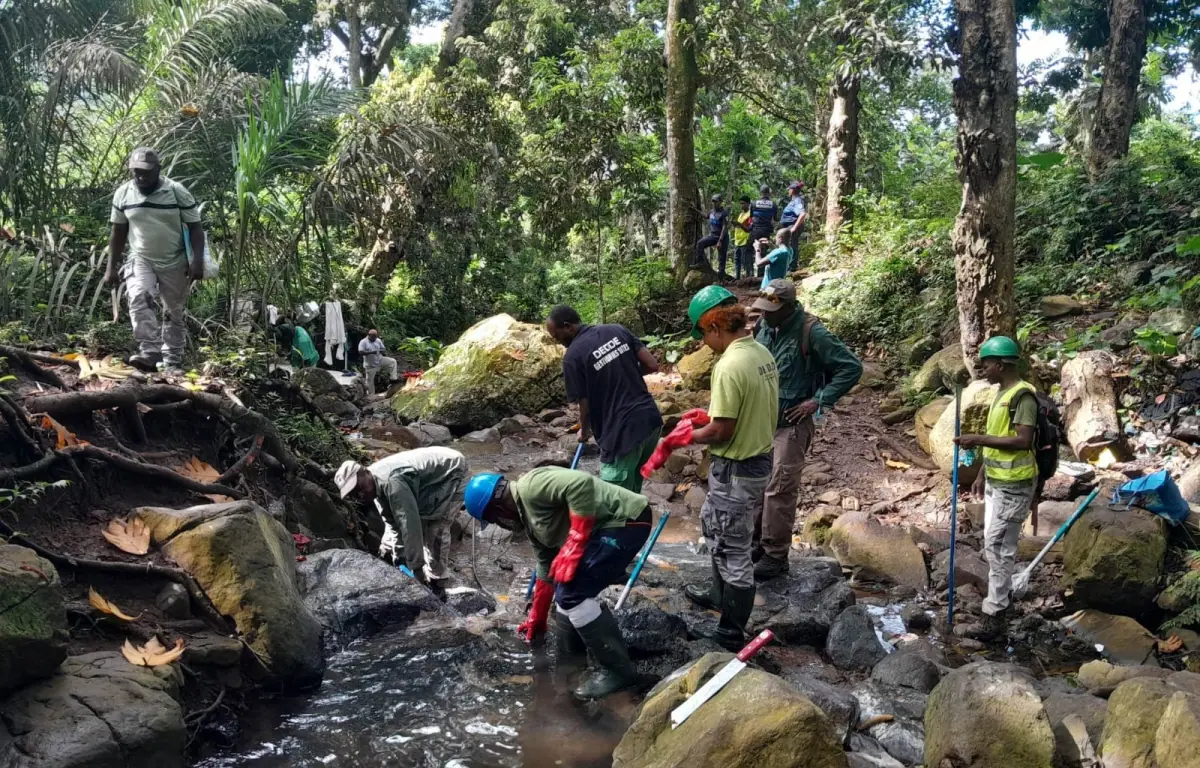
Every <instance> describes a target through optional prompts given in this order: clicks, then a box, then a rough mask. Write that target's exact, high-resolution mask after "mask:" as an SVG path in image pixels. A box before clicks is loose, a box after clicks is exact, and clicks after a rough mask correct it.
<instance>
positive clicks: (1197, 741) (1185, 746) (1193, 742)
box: [1154, 692, 1200, 768]
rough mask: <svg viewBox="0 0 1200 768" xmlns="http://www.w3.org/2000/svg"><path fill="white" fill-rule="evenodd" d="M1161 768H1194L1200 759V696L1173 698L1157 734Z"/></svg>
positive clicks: (1159, 766)
mask: <svg viewBox="0 0 1200 768" xmlns="http://www.w3.org/2000/svg"><path fill="white" fill-rule="evenodd" d="M1154 754H1155V756H1156V757H1157V758H1158V768H1192V767H1193V766H1195V765H1196V763H1197V761H1198V760H1200V696H1193V695H1191V694H1187V693H1183V692H1179V693H1176V694H1175V695H1173V696H1172V697H1171V700H1170V701H1169V702H1168V703H1167V708H1166V710H1164V711H1163V716H1162V720H1161V721H1159V724H1158V730H1157V731H1156V732H1155V734H1154Z"/></svg>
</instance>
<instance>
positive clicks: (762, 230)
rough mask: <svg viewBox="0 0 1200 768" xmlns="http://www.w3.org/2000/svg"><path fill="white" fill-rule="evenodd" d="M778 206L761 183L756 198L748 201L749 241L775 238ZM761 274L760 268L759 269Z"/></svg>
mask: <svg viewBox="0 0 1200 768" xmlns="http://www.w3.org/2000/svg"><path fill="white" fill-rule="evenodd" d="M778 216H779V206H778V205H776V204H775V201H774V200H772V199H771V188H770V187H769V186H768V185H766V184H763V185H762V186H761V187H759V188H758V199H757V200H755V201H754V202H752V203H750V243H751V244H754V243H757V242H758V241H760V240H766V241H767V243H771V242H772V241H773V240H774V239H775V219H776V217H778ZM759 274H760V275H761V274H762V272H761V270H760V271H759Z"/></svg>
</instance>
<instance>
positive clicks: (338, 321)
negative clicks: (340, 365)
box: [325, 301, 346, 365]
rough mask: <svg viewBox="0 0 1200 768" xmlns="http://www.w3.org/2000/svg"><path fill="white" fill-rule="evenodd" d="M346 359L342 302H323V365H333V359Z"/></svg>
mask: <svg viewBox="0 0 1200 768" xmlns="http://www.w3.org/2000/svg"><path fill="white" fill-rule="evenodd" d="M335 354H336V356H337V359H338V360H345V359H346V323H345V322H344V321H343V320H342V302H340V301H327V302H325V364H326V365H333V358H334V356H335Z"/></svg>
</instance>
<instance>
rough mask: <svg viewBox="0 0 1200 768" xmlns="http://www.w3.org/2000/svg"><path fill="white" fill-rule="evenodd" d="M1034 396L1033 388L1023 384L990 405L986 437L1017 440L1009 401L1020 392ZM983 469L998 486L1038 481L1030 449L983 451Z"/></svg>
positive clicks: (1023, 382)
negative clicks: (1013, 438)
mask: <svg viewBox="0 0 1200 768" xmlns="http://www.w3.org/2000/svg"><path fill="white" fill-rule="evenodd" d="M1026 391H1029V392H1033V391H1034V389H1033V385H1031V384H1029V383H1028V382H1025V381H1022V382H1018V383H1017V384H1015V385H1013V387H1012V388H1011V389H1009V390H1008V391H1007V392H1004V393H1002V394H1001V395H1000V397H998V398H996V401H995V402H994V403H992V407H991V410H989V411H988V420H987V433H988V435H990V436H991V437H1016V436H1017V430H1016V429H1014V428H1013V423H1012V401H1013V398H1014V397H1016V396H1017V395H1019V394H1021V393H1022V392H1026ZM983 466H984V470H985V471H986V472H987V477H988V479H989V480H995V481H997V482H1001V483H1019V482H1022V481H1025V480H1032V479H1033V478H1035V477H1037V464H1035V463H1034V460H1033V448H1032V447H1030V448H1024V449H1021V450H1015V451H1013V450H1004V449H1001V448H984V449H983Z"/></svg>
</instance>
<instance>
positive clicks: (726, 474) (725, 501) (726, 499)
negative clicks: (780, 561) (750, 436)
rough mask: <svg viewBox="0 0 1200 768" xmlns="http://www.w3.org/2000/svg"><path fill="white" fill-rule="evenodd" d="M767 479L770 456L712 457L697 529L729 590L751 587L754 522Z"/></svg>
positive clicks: (757, 515)
mask: <svg viewBox="0 0 1200 768" xmlns="http://www.w3.org/2000/svg"><path fill="white" fill-rule="evenodd" d="M770 476H771V454H770V453H764V454H762V455H759V456H755V457H753V458H750V459H746V460H744V461H733V460H731V459H725V458H721V457H720V456H714V457H713V461H712V469H710V470H709V473H708V496H707V497H706V498H705V499H704V507H703V508H702V509H701V510H700V527H701V532H702V533H703V534H704V538H705V540H707V541H708V546H709V549H710V550H711V552H712V558H713V563H714V565H716V567H717V571H718V572H719V573H720V574H721V578H722V579H724V581H725V583H726V584H729V585H731V586H734V587H740V588H743V589H752V588H753V587H754V563H753V562H752V560H751V558H750V549H751V546H752V539H753V536H754V520H755V518H757V517H760V516H761V515H762V505H763V491H764V490H766V487H767V480H768V479H769V478H770Z"/></svg>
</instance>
